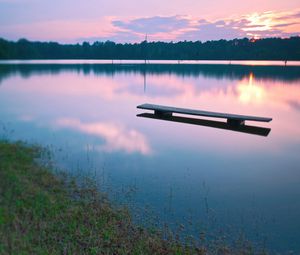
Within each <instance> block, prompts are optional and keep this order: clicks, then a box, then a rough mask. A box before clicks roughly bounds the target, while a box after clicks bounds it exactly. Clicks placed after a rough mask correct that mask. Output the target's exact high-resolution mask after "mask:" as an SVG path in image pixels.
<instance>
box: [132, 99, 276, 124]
mask: <svg viewBox="0 0 300 255" xmlns="http://www.w3.org/2000/svg"><path fill="white" fill-rule="evenodd" d="M137 108H139V109H145V110H153V111H154V115H155V116H158V117H172V115H173V113H179V114H185V115H195V116H203V117H211V118H222V119H227V124H228V125H229V126H234V127H237V126H243V125H245V121H246V120H247V121H259V122H270V121H271V120H272V118H266V117H256V116H246V115H238V114H229V113H220V112H208V111H200V110H193V109H185V108H177V107H170V106H162V105H155V104H142V105H138V106H137Z"/></svg>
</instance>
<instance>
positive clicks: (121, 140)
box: [56, 119, 151, 155]
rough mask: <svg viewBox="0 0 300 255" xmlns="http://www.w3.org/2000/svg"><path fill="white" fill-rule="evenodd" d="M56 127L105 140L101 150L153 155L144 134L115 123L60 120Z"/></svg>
mask: <svg viewBox="0 0 300 255" xmlns="http://www.w3.org/2000/svg"><path fill="white" fill-rule="evenodd" d="M56 125H57V126H58V127H66V128H71V129H74V130H77V131H80V132H83V133H86V134H90V135H94V136H97V137H101V138H103V139H104V140H105V145H103V146H101V147H99V148H100V149H101V150H104V151H109V152H111V151H118V150H123V151H126V152H127V153H134V152H139V153H141V154H144V155H147V154H150V153H151V149H150V146H149V144H148V141H147V139H146V137H145V136H144V135H143V134H141V133H139V132H138V131H136V130H134V129H131V130H126V129H125V128H124V127H122V126H120V125H117V124H114V123H101V122H93V123H82V122H81V121H80V120H78V119H59V120H58V121H57V122H56Z"/></svg>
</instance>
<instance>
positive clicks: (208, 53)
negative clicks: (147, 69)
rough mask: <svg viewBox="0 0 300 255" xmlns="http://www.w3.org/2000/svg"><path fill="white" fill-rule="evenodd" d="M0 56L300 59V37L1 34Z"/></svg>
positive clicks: (0, 57)
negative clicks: (65, 39) (50, 38)
mask: <svg viewBox="0 0 300 255" xmlns="http://www.w3.org/2000/svg"><path fill="white" fill-rule="evenodd" d="M0 59H134V60H144V59H148V60H282V61H288V60H300V37H290V38H285V39H283V38H265V39H257V40H255V39H248V38H243V39H234V40H218V41H207V42H201V41H194V42H192V41H181V42H147V41H143V42H141V43H123V44H121V43H115V42H112V41H106V42H99V41H97V42H94V43H93V44H90V43H88V42H83V43H82V44H59V43H57V42H32V41H28V40H26V39H20V40H18V41H17V42H13V41H8V40H5V39H1V38H0Z"/></svg>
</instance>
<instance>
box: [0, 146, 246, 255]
mask: <svg viewBox="0 0 300 255" xmlns="http://www.w3.org/2000/svg"><path fill="white" fill-rule="evenodd" d="M41 153H42V150H41V149H40V148H39V147H36V146H29V145H26V144H23V143H9V142H5V141H0V254H233V253H230V252H229V250H228V249H226V248H224V247H221V248H218V249H214V252H209V253H206V251H205V249H204V248H199V247H198V248H197V247H195V246H193V247H192V246H187V245H184V244H182V243H180V242H179V241H176V240H175V239H172V238H162V236H161V234H160V233H159V232H158V231H157V232H155V231H154V232H153V231H147V230H146V229H143V228H139V227H138V226H136V225H134V224H133V223H132V221H131V218H130V215H129V214H128V212H127V211H126V210H125V209H116V208H113V207H112V206H111V205H110V204H109V202H108V201H107V200H106V199H105V197H104V196H103V194H101V193H99V192H98V191H97V189H96V188H95V187H94V186H93V185H92V184H91V185H88V186H87V187H85V188H78V186H77V185H76V184H75V182H74V181H72V180H71V179H70V178H69V177H67V176H60V177H59V176H58V175H54V174H52V173H51V171H50V170H49V169H47V168H46V167H42V166H41V165H40V164H38V163H37V160H36V159H37V158H40V155H41ZM234 254H251V253H250V252H235V253H234Z"/></svg>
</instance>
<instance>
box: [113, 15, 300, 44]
mask: <svg viewBox="0 0 300 255" xmlns="http://www.w3.org/2000/svg"><path fill="white" fill-rule="evenodd" d="M299 24H300V12H299V10H296V11H292V12H274V11H267V12H263V13H251V14H247V15H243V16H241V17H239V18H234V19H220V20H215V21H209V20H206V19H201V18H195V17H188V16H179V15H177V16H167V17H161V16H154V17H147V18H134V19H130V20H120V19H118V20H113V21H112V25H113V26H114V27H115V28H116V30H122V32H116V34H115V35H114V38H118V37H119V35H120V36H121V37H122V36H123V37H124V35H122V33H125V34H126V33H127V34H128V37H130V36H132V35H134V36H135V39H137V38H140V40H143V38H144V35H145V34H148V35H149V38H150V40H152V41H157V40H158V41H180V40H192V41H195V40H201V41H207V40H220V39H234V38H243V37H249V38H251V37H256V38H260V37H289V36H295V35H300V26H299Z"/></svg>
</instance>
